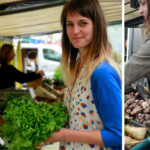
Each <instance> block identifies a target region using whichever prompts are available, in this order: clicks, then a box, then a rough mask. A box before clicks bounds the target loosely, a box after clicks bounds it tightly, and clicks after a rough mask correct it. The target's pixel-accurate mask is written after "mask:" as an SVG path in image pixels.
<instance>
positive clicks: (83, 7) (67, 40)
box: [37, 0, 122, 150]
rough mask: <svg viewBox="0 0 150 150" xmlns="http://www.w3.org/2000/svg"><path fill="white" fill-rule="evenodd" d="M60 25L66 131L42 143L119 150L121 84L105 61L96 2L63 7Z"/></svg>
mask: <svg viewBox="0 0 150 150" xmlns="http://www.w3.org/2000/svg"><path fill="white" fill-rule="evenodd" d="M61 23H62V26H63V31H62V50H63V52H62V71H63V76H64V81H65V83H66V85H67V89H66V92H65V97H64V105H65V106H66V107H67V109H68V112H69V128H68V129H66V128H62V129H61V130H60V131H58V132H54V134H53V137H49V138H48V139H47V140H45V141H43V143H44V142H47V141H49V142H50V143H53V142H57V141H61V142H60V150H92V149H94V150H100V149H103V150H106V149H109V148H110V149H112V150H121V149H122V148H121V147H122V98H121V80H120V77H119V74H118V71H117V70H118V69H117V67H116V64H115V63H114V62H113V61H112V59H111V58H110V57H109V55H110V48H109V46H108V45H109V44H108V38H107V25H106V22H105V18H104V14H103V11H102V8H101V6H100V5H99V1H98V0H70V1H68V2H67V3H66V5H65V6H64V9H63V12H62V15H61ZM78 54H79V56H80V59H77V58H78V57H77V56H78ZM68 67H69V69H68ZM68 70H69V76H68ZM37 148H38V147H37Z"/></svg>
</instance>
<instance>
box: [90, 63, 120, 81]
mask: <svg viewBox="0 0 150 150" xmlns="http://www.w3.org/2000/svg"><path fill="white" fill-rule="evenodd" d="M91 77H92V79H100V78H101V79H104V80H106V79H109V78H110V77H111V78H115V79H117V80H120V77H119V75H118V73H117V71H116V70H115V69H114V68H113V67H112V66H111V65H110V64H109V63H108V62H106V61H104V62H103V63H102V64H101V65H99V66H98V67H97V68H96V69H95V70H94V72H93V73H92V76H91Z"/></svg>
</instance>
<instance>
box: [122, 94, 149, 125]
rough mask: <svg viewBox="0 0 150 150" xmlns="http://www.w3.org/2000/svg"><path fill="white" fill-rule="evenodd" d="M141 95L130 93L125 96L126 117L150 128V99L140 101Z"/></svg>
mask: <svg viewBox="0 0 150 150" xmlns="http://www.w3.org/2000/svg"><path fill="white" fill-rule="evenodd" d="M138 96H139V94H138V93H137V92H136V93H133V92H131V93H129V94H126V95H125V105H124V108H125V115H126V116H128V117H129V118H130V119H132V120H134V121H136V122H138V123H140V124H143V125H145V126H147V127H150V99H145V100H143V99H140V98H139V97H138Z"/></svg>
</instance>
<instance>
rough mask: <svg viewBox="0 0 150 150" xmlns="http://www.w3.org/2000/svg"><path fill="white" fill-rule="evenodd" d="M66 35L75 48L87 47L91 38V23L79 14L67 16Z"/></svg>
mask: <svg viewBox="0 0 150 150" xmlns="http://www.w3.org/2000/svg"><path fill="white" fill-rule="evenodd" d="M66 26H67V35H68V38H69V40H70V42H71V43H72V45H73V46H74V47H75V48H78V49H80V48H85V47H87V46H88V45H89V44H90V43H91V41H92V38H93V22H92V20H91V19H90V18H87V17H83V16H81V15H80V14H79V13H74V14H69V13H68V15H67V20H66Z"/></svg>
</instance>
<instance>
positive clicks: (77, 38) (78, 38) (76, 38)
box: [73, 37, 82, 40]
mask: <svg viewBox="0 0 150 150" xmlns="http://www.w3.org/2000/svg"><path fill="white" fill-rule="evenodd" d="M80 39H82V37H75V38H73V40H80Z"/></svg>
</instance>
